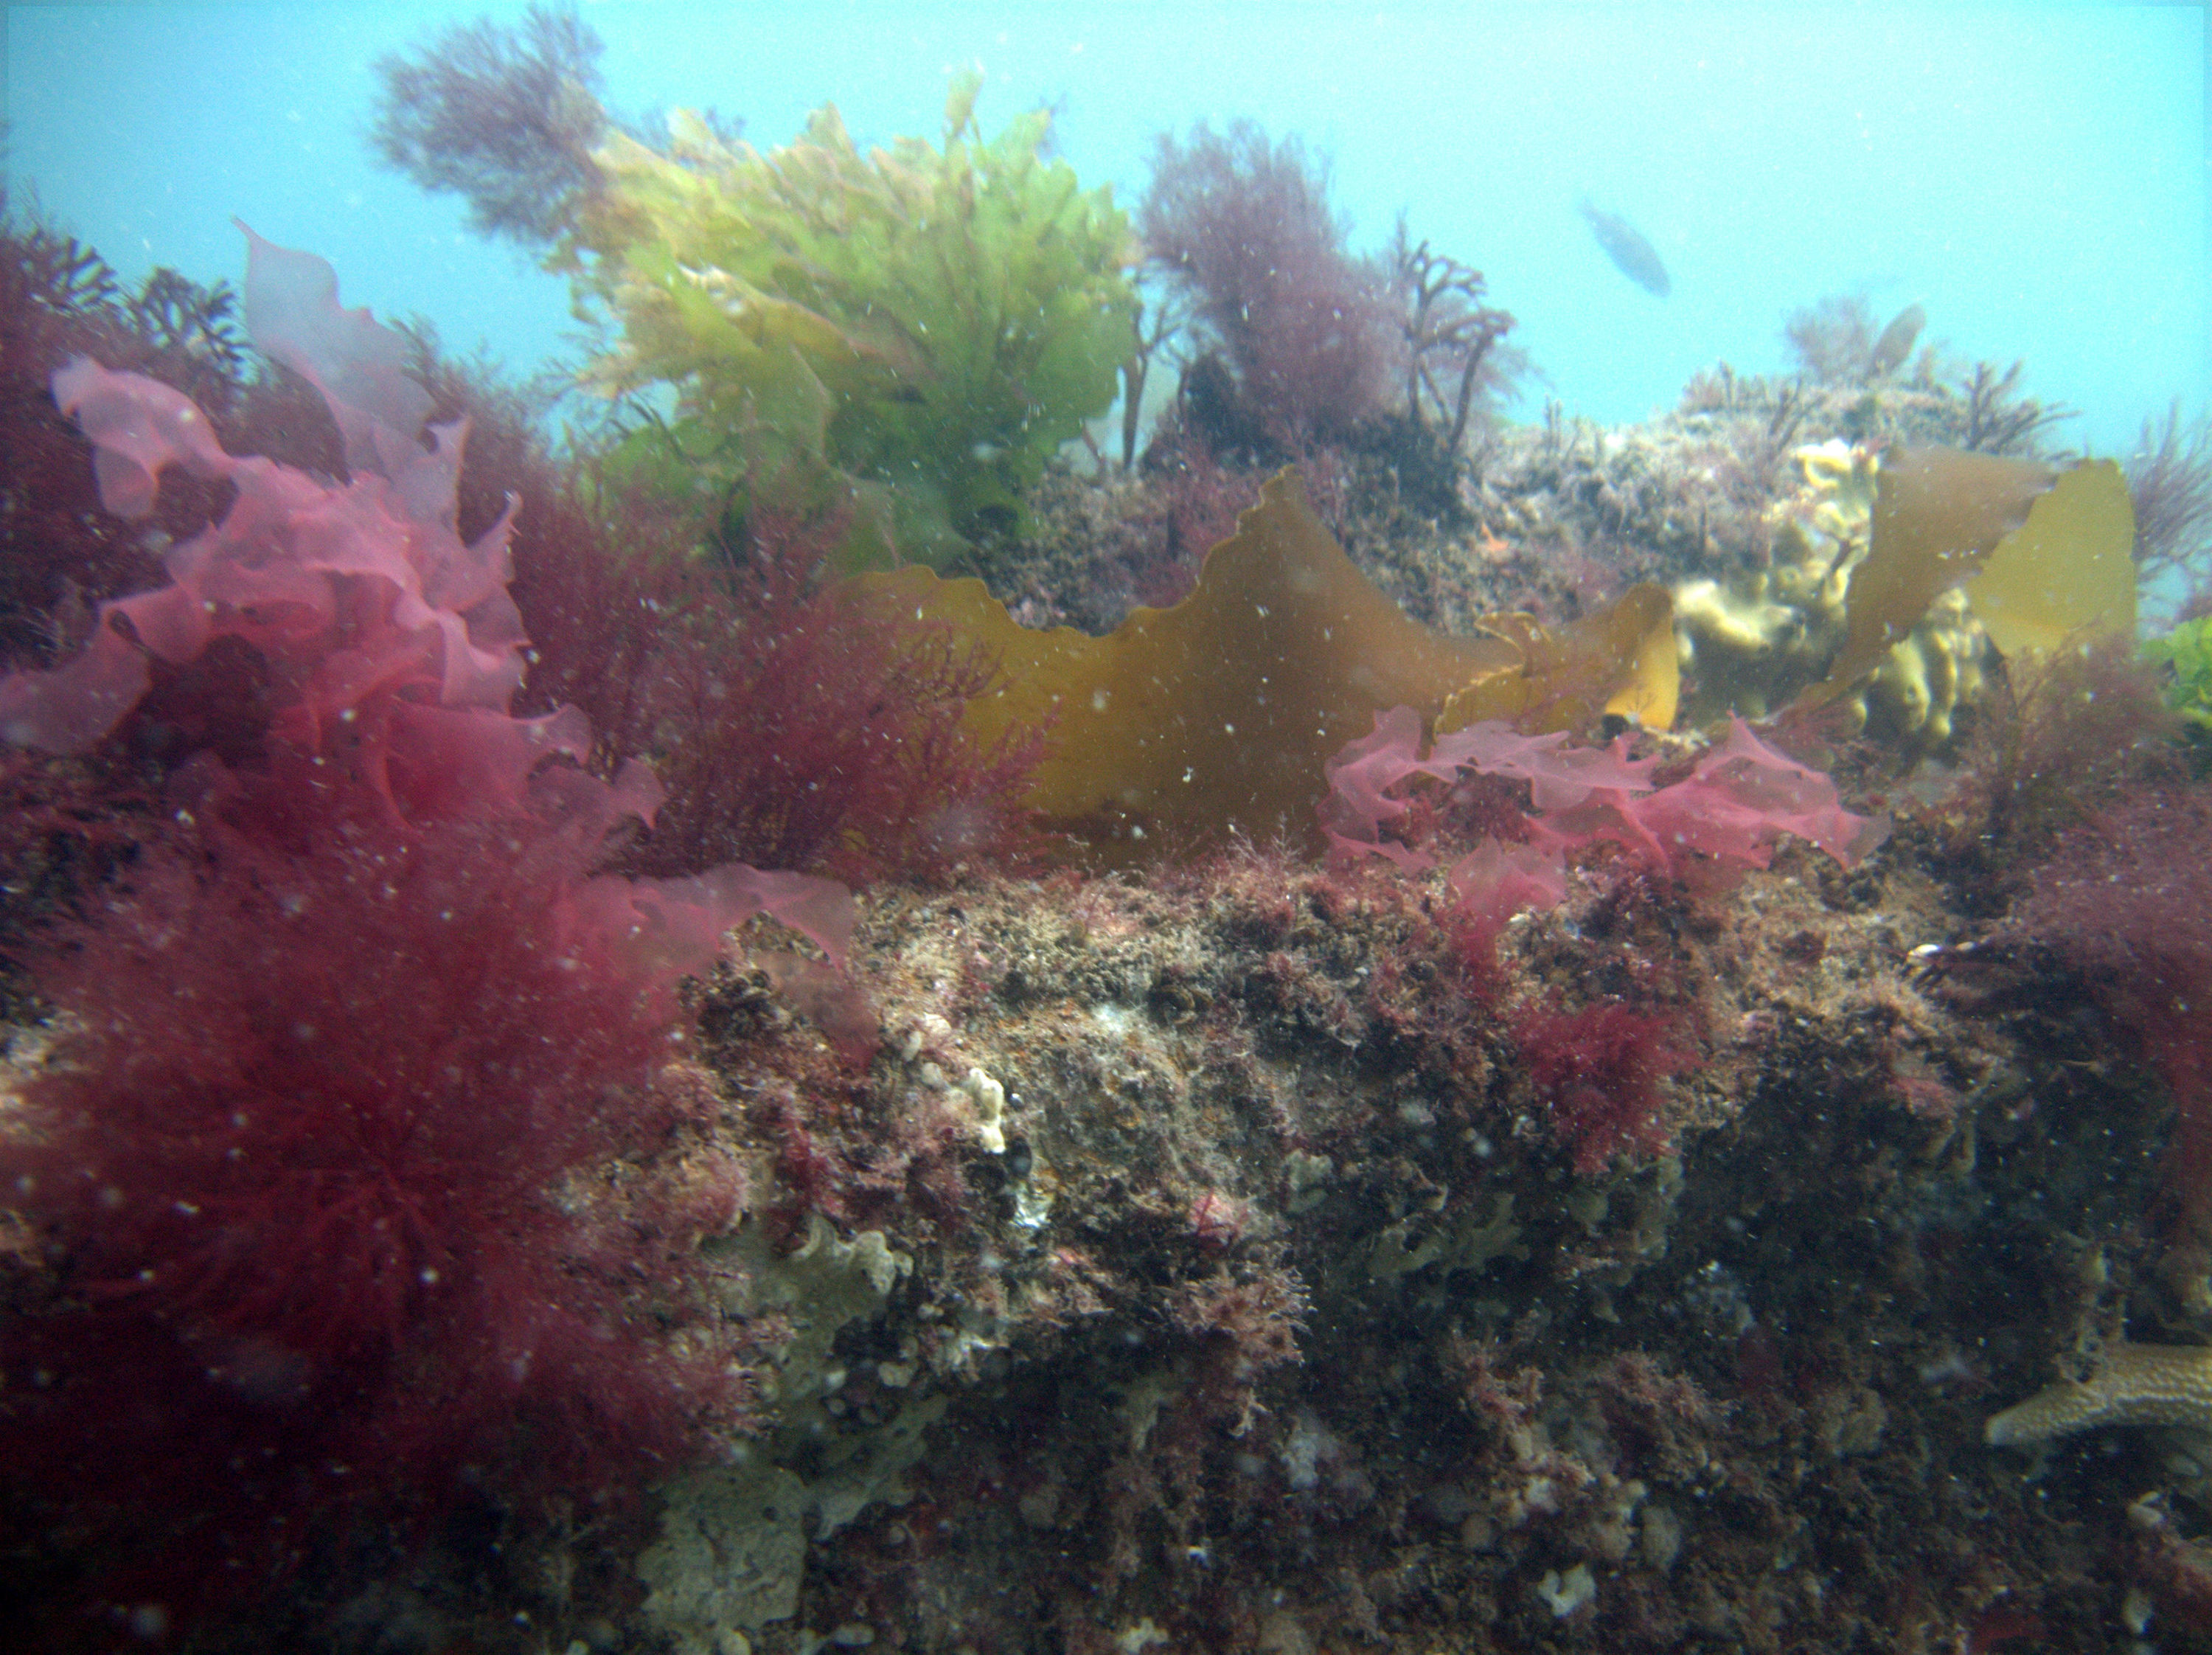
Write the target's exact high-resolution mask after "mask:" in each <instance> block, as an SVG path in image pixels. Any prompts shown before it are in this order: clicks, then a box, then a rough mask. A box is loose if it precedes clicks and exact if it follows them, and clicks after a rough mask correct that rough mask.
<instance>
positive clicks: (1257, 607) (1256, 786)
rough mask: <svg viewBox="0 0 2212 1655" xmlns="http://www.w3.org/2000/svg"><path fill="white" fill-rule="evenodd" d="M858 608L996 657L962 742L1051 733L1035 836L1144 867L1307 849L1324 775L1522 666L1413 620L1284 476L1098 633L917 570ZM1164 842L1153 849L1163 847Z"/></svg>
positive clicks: (892, 577)
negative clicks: (937, 625)
mask: <svg viewBox="0 0 2212 1655" xmlns="http://www.w3.org/2000/svg"><path fill="white" fill-rule="evenodd" d="M860 585H861V589H862V591H863V593H864V595H868V596H871V597H872V598H873V599H877V600H881V601H887V602H895V603H896V604H898V605H901V606H902V607H909V606H910V608H911V610H912V611H913V612H914V613H915V614H916V615H918V616H922V617H926V618H932V619H936V620H941V621H945V622H947V623H949V624H951V626H952V627H953V629H954V630H955V631H956V633H957V635H958V636H961V637H962V638H963V639H973V640H975V641H976V642H980V643H981V644H982V645H983V646H984V647H985V648H987V649H988V650H990V651H991V652H992V653H994V654H997V655H998V656H999V657H1000V665H1001V672H1000V679H999V683H998V685H997V687H996V690H995V692H994V693H993V694H990V695H987V696H984V697H977V698H976V700H975V701H974V702H971V703H969V710H968V717H967V727H968V734H969V737H970V738H971V739H974V740H975V741H977V742H978V743H980V744H984V745H987V744H989V743H991V742H992V741H994V739H996V738H997V737H998V736H999V735H1000V734H1001V733H1003V732H1005V731H1006V730H1007V729H1009V728H1011V727H1020V726H1034V725H1036V724H1039V723H1044V722H1049V723H1050V725H1051V734H1050V737H1049V740H1048V751H1047V753H1046V756H1045V758H1044V759H1043V761H1042V764H1039V765H1038V767H1037V770H1036V779H1035V781H1034V782H1033V784H1032V786H1031V788H1030V794H1029V797H1028V801H1027V802H1028V803H1029V804H1030V806H1031V807H1032V808H1033V809H1035V810H1036V811H1037V812H1038V813H1039V814H1040V815H1041V816H1042V818H1044V820H1045V821H1046V822H1047V824H1049V825H1051V826H1053V827H1055V828H1058V829H1060V830H1063V831H1070V832H1073V833H1075V834H1078V835H1079V836H1080V837H1085V838H1088V839H1091V840H1093V841H1095V842H1097V843H1099V844H1100V845H1101V846H1102V848H1106V849H1111V848H1112V847H1114V846H1116V845H1119V846H1121V848H1122V849H1123V851H1124V853H1131V852H1133V853H1135V854H1143V853H1144V852H1146V851H1148V850H1150V849H1164V848H1168V847H1169V846H1177V847H1187V846H1189V845H1191V844H1194V843H1205V842H1208V841H1212V840H1217V839H1219V838H1221V837H1225V836H1226V835H1227V834H1228V833H1230V832H1231V831H1240V832H1243V833H1245V834H1248V835H1250V836H1253V837H1262V838H1264V837H1268V836H1271V835H1273V833H1274V832H1276V831H1277V830H1278V828H1279V827H1286V828H1287V829H1288V830H1289V831H1290V832H1291V835H1292V836H1293V837H1296V838H1298V839H1301V840H1303V839H1305V838H1308V837H1311V835H1312V834H1313V831H1314V829H1313V811H1314V806H1315V804H1316V802H1317V801H1318V800H1319V799H1320V797H1321V794H1322V786H1323V781H1322V761H1323V760H1324V759H1326V758H1328V756H1329V755H1330V754H1332V753H1334V751H1336V750H1337V749H1338V748H1339V747H1341V746H1342V745H1344V744H1345V743H1346V741H1349V740H1351V739H1353V738H1355V737H1357V736H1362V735H1364V734H1366V733H1368V731H1369V730H1370V728H1371V727H1372V725H1373V721H1374V715H1375V714H1376V710H1377V709H1383V708H1389V707H1395V706H1398V705H1401V704H1403V705H1406V706H1410V707H1413V708H1416V709H1419V710H1420V712H1421V713H1422V714H1423V715H1424V716H1425V717H1428V716H1433V715H1434V714H1435V712H1436V710H1437V709H1438V708H1439V707H1441V706H1442V705H1443V702H1444V699H1445V697H1448V696H1449V695H1450V694H1451V693H1452V692H1453V691H1455V690H1457V689H1459V688H1461V687H1462V685H1466V684H1468V683H1469V682H1471V681H1472V680H1474V679H1475V678H1480V677H1482V676H1483V675H1485V674H1486V673H1489V672H1495V671H1497V670H1498V669H1500V668H1503V667H1507V666H1515V665H1517V664H1518V662H1519V660H1520V653H1519V651H1518V650H1517V649H1516V648H1514V646H1513V645H1511V644H1510V643H1508V642H1505V641H1504V640H1502V639H1498V638H1471V639H1462V638H1449V637H1443V636H1438V635H1437V634H1436V633H1433V632H1431V631H1430V630H1428V629H1426V628H1425V627H1423V626H1421V625H1420V624H1419V623H1417V622H1415V621H1413V619H1411V618H1408V617H1407V614H1406V613H1405V611H1402V610H1401V609H1400V608H1399V607H1398V605H1396V604H1395V603H1393V602H1392V601H1391V600H1390V599H1389V597H1387V596H1386V595H1384V593H1383V592H1382V591H1381V590H1380V589H1379V588H1377V587H1376V586H1375V584H1374V583H1373V582H1372V581H1370V580H1369V579H1368V578H1367V577H1366V576H1365V575H1363V574H1361V573H1360V571H1359V569H1358V567H1357V566H1356V565H1355V564H1354V563H1352V560H1351V559H1350V558H1349V557H1346V556H1345V554H1344V552H1343V551H1342V550H1341V549H1340V547H1339V546H1338V545H1337V544H1336V541H1335V540H1334V538H1332V537H1331V535H1330V534H1329V532H1328V530H1327V529H1326V528H1324V527H1322V525H1321V523H1320V522H1319V521H1318V520H1316V518H1315V517H1314V515H1313V514H1312V512H1311V511H1310V510H1309V509H1308V508H1307V506H1306V502H1305V493H1304V489H1303V488H1302V487H1301V486H1300V485H1299V483H1298V480H1297V474H1296V473H1295V472H1290V471H1285V472H1281V473H1279V475H1277V476H1276V477H1274V478H1272V479H1270V480H1269V482H1268V483H1267V484H1266V486H1265V487H1264V488H1263V489H1262V490H1261V497H1260V503H1259V504H1258V505H1257V506H1255V507H1254V508H1252V509H1250V510H1249V511H1247V512H1245V513H1244V514H1243V515H1242V516H1241V517H1239V519H1238V520H1237V532H1236V534H1235V535H1233V536H1232V537H1231V538H1229V539H1227V540H1225V541H1223V542H1222V543H1221V544H1220V545H1217V546H1216V547H1214V548H1213V550H1212V551H1211V552H1209V553H1208V554H1207V555H1206V563H1205V566H1204V568H1203V569H1202V570H1201V571H1200V575H1199V579H1198V584H1197V586H1196V587H1195V588H1194V590H1193V591H1192V593H1191V594H1190V596H1189V597H1188V598H1186V599H1183V601H1182V602H1181V603H1179V604H1177V605H1176V606H1175V607H1174V608H1172V609H1164V610H1162V609H1138V610H1135V611H1132V613H1131V614H1130V616H1129V618H1128V619H1127V621H1125V622H1123V623H1122V624H1121V627H1120V628H1119V629H1118V630H1116V631H1115V632H1113V633H1111V634H1109V636H1105V637H1103V638H1095V637H1091V636H1088V635H1086V634H1085V633H1081V632H1078V631H1076V630H1074V629H1073V628H1072V627H1057V628H1054V629H1053V630H1050V631H1034V630H1030V629H1029V628H1026V627H1024V626H1021V625H1018V624H1016V622H1015V621H1014V620H1013V618H1012V617H1011V616H1009V615H1008V614H1007V613H1006V607H1005V605H1002V604H1000V602H999V601H998V600H997V599H994V598H993V597H992V596H991V595H990V594H989V593H988V592H987V591H986V590H985V589H984V587H983V584H982V582H981V581H975V580H960V581H943V580H939V579H938V578H937V577H936V576H935V575H933V574H932V573H931V572H930V571H929V570H927V569H919V568H913V569H897V570H894V571H892V572H890V573H889V574H885V575H864V576H862V577H860ZM1163 841H1165V842H1167V843H1166V844H1165V845H1164V844H1163V843H1162V842H1163Z"/></svg>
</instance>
